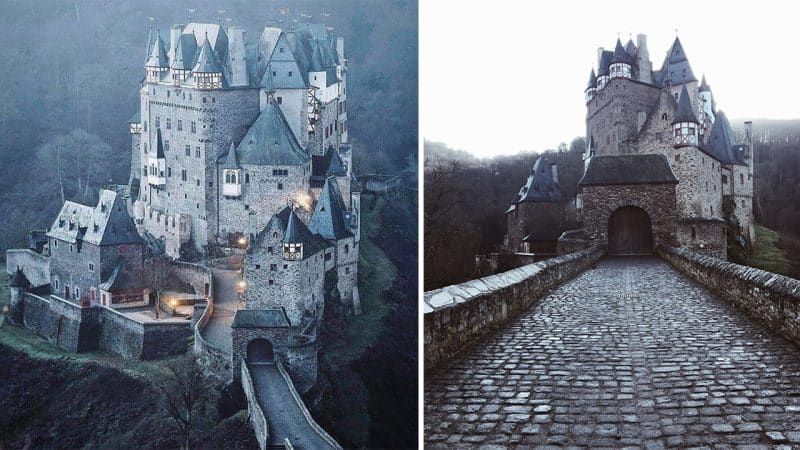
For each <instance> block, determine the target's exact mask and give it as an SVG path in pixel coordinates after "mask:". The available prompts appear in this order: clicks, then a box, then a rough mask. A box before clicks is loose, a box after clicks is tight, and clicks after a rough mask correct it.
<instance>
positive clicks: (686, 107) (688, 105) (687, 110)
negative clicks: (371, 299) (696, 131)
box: [672, 84, 700, 124]
mask: <svg viewBox="0 0 800 450" xmlns="http://www.w3.org/2000/svg"><path fill="white" fill-rule="evenodd" d="M680 122H693V123H700V122H699V121H698V120H697V116H696V115H695V114H694V108H692V100H691V99H690V98H689V91H687V90H686V85H685V84H684V85H683V88H682V89H681V96H680V98H679V99H678V110H677V111H676V112H675V119H674V120H673V121H672V123H673V124H675V123H680Z"/></svg>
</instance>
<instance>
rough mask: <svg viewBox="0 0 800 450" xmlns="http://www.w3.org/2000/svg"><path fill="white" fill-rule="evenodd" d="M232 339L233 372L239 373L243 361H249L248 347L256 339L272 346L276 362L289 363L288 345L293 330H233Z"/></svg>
mask: <svg viewBox="0 0 800 450" xmlns="http://www.w3.org/2000/svg"><path fill="white" fill-rule="evenodd" d="M232 330H233V331H232V333H233V334H232V336H231V339H232V341H233V355H232V361H233V371H232V373H239V371H240V370H242V369H241V367H240V366H241V365H242V361H246V360H247V345H248V344H249V343H250V341H253V340H256V339H265V340H267V341H269V342H270V343H271V344H272V352H273V355H274V358H275V360H277V361H284V362H288V361H287V359H286V353H287V344H288V342H289V333H290V332H291V328H288V327H280V328H278V327H275V328H233V329H232Z"/></svg>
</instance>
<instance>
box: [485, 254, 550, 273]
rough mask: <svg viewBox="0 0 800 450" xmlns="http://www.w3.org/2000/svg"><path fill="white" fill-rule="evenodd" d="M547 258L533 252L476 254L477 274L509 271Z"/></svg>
mask: <svg viewBox="0 0 800 450" xmlns="http://www.w3.org/2000/svg"><path fill="white" fill-rule="evenodd" d="M544 259H547V257H544V256H537V255H534V254H532V253H489V254H487V255H475V275H477V276H478V277H485V276H488V275H494V274H496V273H500V272H507V271H509V270H512V269H516V268H517V267H522V266H527V265H528V264H533V263H535V262H538V261H542V260H544Z"/></svg>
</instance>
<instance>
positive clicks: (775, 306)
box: [656, 245, 800, 346]
mask: <svg viewBox="0 0 800 450" xmlns="http://www.w3.org/2000/svg"><path fill="white" fill-rule="evenodd" d="M656 253H657V254H658V255H659V256H660V257H661V258H663V259H664V260H666V261H667V262H668V263H670V264H671V265H672V266H673V267H675V269H677V270H678V271H679V272H681V273H683V274H684V275H686V276H688V277H689V278H691V279H693V280H694V281H696V282H697V283H699V284H700V285H702V286H704V287H705V288H707V289H708V290H710V291H711V292H713V293H714V294H715V295H717V296H718V297H720V298H722V299H724V300H726V301H728V302H729V303H731V304H732V305H734V306H736V307H737V308H739V309H741V310H742V311H744V312H746V313H747V314H750V316H752V317H754V318H755V319H756V320H758V321H760V322H762V323H764V324H765V325H766V326H767V327H768V328H770V329H772V330H774V331H776V332H778V333H779V334H781V335H782V336H783V337H784V338H786V339H787V340H789V341H791V342H793V343H795V344H796V345H798V346H800V280H795V279H794V278H789V277H786V276H783V275H778V274H775V273H772V272H767V271H765V270H760V269H756V268H753V267H747V266H742V265H739V264H734V263H730V262H728V261H724V260H722V259H719V258H714V257H711V256H705V255H701V254H699V253H696V252H693V251H691V250H687V249H684V248H674V247H668V246H661V245H660V246H657V247H656Z"/></svg>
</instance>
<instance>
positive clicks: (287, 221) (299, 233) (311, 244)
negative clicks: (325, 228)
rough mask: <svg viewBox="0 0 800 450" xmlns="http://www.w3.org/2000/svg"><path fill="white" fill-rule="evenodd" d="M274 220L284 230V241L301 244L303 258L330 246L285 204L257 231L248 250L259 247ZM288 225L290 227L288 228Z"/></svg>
mask: <svg viewBox="0 0 800 450" xmlns="http://www.w3.org/2000/svg"><path fill="white" fill-rule="evenodd" d="M295 220H296V221H295ZM275 222H277V226H278V227H279V228H281V229H283V230H284V242H286V243H302V244H303V259H307V258H310V257H312V256H314V255H315V254H317V253H318V252H320V251H322V250H323V249H325V248H327V247H329V246H330V244H329V243H328V242H327V241H326V240H325V239H324V238H323V237H322V236H320V235H318V234H314V233H312V232H311V231H309V230H308V227H306V225H305V224H304V223H303V221H302V220H300V218H299V217H298V216H297V214H295V212H294V211H293V210H292V207H291V206H287V207H285V208H283V209H282V210H281V211H280V212H279V213H278V214H275V215H274V216H272V218H271V219H270V220H269V223H267V226H266V227H264V230H263V231H261V232H260V233H258V235H257V236H256V238H255V240H254V242H253V245H251V246H250V248H249V249H248V252H253V251H255V250H256V248H258V247H260V245H261V243H262V242H263V239H264V236H265V233H267V230H269V229H270V228H271V227H272V225H273V224H274V223H275ZM290 226H291V229H289V228H290ZM287 239H288V240H287Z"/></svg>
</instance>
